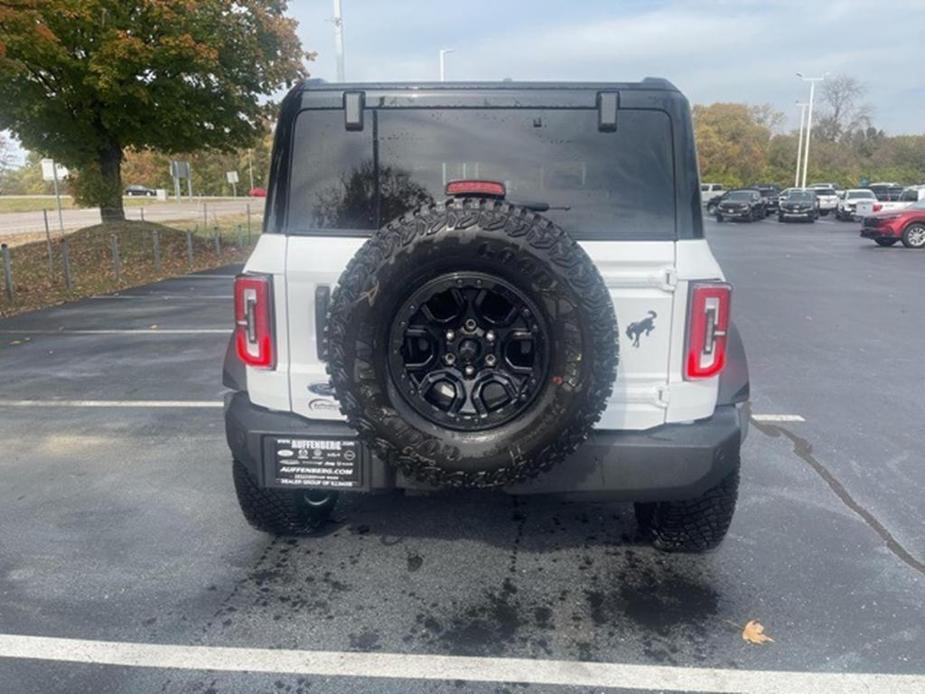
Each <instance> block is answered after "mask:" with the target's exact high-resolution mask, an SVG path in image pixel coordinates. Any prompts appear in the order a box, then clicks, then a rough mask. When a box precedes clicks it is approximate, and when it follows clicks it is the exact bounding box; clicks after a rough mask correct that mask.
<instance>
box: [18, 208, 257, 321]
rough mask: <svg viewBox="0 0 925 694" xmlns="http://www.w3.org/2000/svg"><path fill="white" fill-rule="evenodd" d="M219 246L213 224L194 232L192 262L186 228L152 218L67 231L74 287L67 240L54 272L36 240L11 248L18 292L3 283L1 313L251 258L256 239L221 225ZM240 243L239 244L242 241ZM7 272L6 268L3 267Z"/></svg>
mask: <svg viewBox="0 0 925 694" xmlns="http://www.w3.org/2000/svg"><path fill="white" fill-rule="evenodd" d="M155 231H156V232H157V234H158V239H159V241H160V255H161V267H160V270H158V269H157V268H156V267H155V261H154V232H155ZM218 232H219V244H218V248H216V244H215V241H214V234H215V230H214V229H209V230H197V233H194V234H193V237H192V241H193V265H192V267H190V265H189V261H188V257H187V240H186V232H185V231H181V230H180V229H175V228H173V227H169V226H164V225H162V224H154V223H152V222H131V221H129V222H118V223H111V224H97V225H95V226H91V227H86V228H84V229H80V230H79V231H75V232H74V233H73V234H69V235H68V236H67V242H68V257H69V258H70V267H71V276H72V278H73V286H72V287H71V288H70V289H68V288H67V287H65V283H64V273H63V242H62V240H61V239H60V238H58V239H53V240H52V272H51V273H49V270H48V245H47V243H46V242H45V241H35V242H33V243H28V244H24V245H21V246H16V247H15V248H11V249H10V251H11V259H12V265H13V281H14V285H15V289H16V295H15V298H14V300H13V301H12V302H11V301H10V300H9V299H8V298H7V296H6V293H5V292H4V291H3V287H2V286H0V317H5V316H12V315H16V314H17V313H23V312H25V311H31V310H33V309H37V308H43V307H45V306H53V305H55V304H61V303H65V302H67V301H74V300H76V299H81V298H84V297H87V296H94V295H97V294H108V293H111V292H115V291H118V290H120V289H125V288H128V287H134V286H138V285H141V284H147V283H148V282H154V281H156V280H159V279H165V278H168V277H176V276H178V275H183V274H186V273H187V272H190V271H191V270H193V271H195V270H206V269H209V268H213V267H219V266H221V265H226V264H228V263H233V262H240V261H242V260H244V259H246V258H247V256H248V254H249V253H250V250H251V248H252V247H253V243H256V240H257V236H256V234H255V235H253V236H252V242H251V243H248V241H247V238H246V233H240V234H239V233H238V230H237V228H236V227H234V226H223V227H219V229H218ZM113 236H115V238H116V241H117V244H118V247H119V256H120V258H121V271H120V276H119V279H116V276H115V271H114V267H113V256H112V239H113ZM239 242H240V243H239ZM0 275H2V270H0Z"/></svg>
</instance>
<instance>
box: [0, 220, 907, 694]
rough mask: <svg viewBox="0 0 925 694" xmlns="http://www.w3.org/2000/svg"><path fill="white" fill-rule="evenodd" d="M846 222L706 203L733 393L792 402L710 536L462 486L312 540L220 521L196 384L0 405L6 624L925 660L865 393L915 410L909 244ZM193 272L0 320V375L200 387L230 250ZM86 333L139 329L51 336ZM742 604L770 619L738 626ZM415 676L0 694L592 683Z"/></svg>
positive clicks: (615, 512) (898, 433) (595, 505)
mask: <svg viewBox="0 0 925 694" xmlns="http://www.w3.org/2000/svg"><path fill="white" fill-rule="evenodd" d="M854 227H855V225H850V224H845V225H840V224H836V223H820V224H817V225H812V226H810V225H785V226H781V225H778V224H777V223H776V222H771V221H768V222H761V223H757V224H754V225H747V224H735V225H733V224H726V225H722V226H716V225H712V224H711V225H710V226H709V227H708V234H709V238H710V240H711V244H712V245H713V247H714V252H715V253H716V255H717V257H718V258H719V260H720V263H721V264H722V265H723V267H724V269H725V271H726V272H727V275H728V276H729V278H730V279H731V280H732V281H733V282H734V283H735V285H736V294H735V306H734V314H735V317H736V320H737V322H738V324H739V327H740V329H741V331H742V334H743V338H744V339H745V343H746V348H747V350H748V352H749V358H750V362H751V363H750V366H751V372H752V387H753V410H754V412H756V413H791V414H798V415H801V416H802V417H804V418H805V419H806V422H805V423H786V424H781V425H773V424H768V423H761V424H756V425H753V427H752V428H751V432H750V436H749V440H748V441H747V442H746V445H745V448H744V451H743V461H744V463H743V465H744V467H743V476H742V489H741V497H740V502H739V507H738V511H737V514H736V517H735V519H734V521H733V525H732V528H731V531H730V534H729V536H728V538H727V540H726V541H725V542H724V544H723V545H722V546H721V547H720V549H719V550H717V551H716V552H713V553H710V554H707V555H702V556H677V555H665V554H661V553H658V552H656V551H655V550H653V549H651V548H650V547H648V546H647V545H646V544H645V542H644V541H643V540H642V539H641V538H640V537H639V536H638V529H637V527H636V523H635V521H634V519H633V514H632V508H631V506H629V505H625V504H614V503H607V502H579V501H569V500H565V499H561V498H555V497H535V498H513V497H507V496H504V495H501V494H495V493H484V492H467V493H463V494H459V493H455V494H450V493H438V494H433V495H402V494H399V493H390V494H382V495H375V496H358V497H351V498H346V499H345V500H343V501H342V503H341V504H340V505H339V506H338V508H337V510H336V511H335V514H334V517H333V518H332V519H331V521H330V522H328V523H326V524H324V525H323V526H321V527H319V528H317V530H316V531H315V533H314V535H313V536H311V537H305V538H299V539H272V538H269V537H267V536H264V535H261V534H259V533H257V532H255V531H253V530H251V529H250V528H249V527H248V526H247V525H246V523H245V522H244V520H243V519H242V518H241V516H240V512H239V510H238V508H237V503H236V501H235V497H234V491H233V487H232V483H231V475H230V464H229V457H228V452H227V448H226V446H225V443H224V432H223V424H222V418H221V410H220V409H219V408H215V407H198V408H184V407H175V408H170V407H164V408H157V409H153V408H98V407H76V406H75V407H55V408H44V407H34V406H31V407H22V406H16V407H9V406H2V405H0V440H2V441H3V446H4V452H3V455H2V465H3V484H2V485H0V527H3V529H4V532H3V540H2V544H0V632H2V633H3V634H25V635H35V636H51V637H67V638H78V639H91V640H104V641H120V642H137V643H154V644H180V645H187V646H238V647H245V648H273V649H297V650H306V651H343V652H354V653H372V654H421V655H459V656H474V657H479V658H492V659H497V658H531V659H538V660H542V661H547V660H551V661H570V662H575V661H588V662H599V663H622V664H637V665H655V666H681V667H686V668H693V667H696V668H711V669H716V670H722V671H727V670H749V671H765V670H771V671H783V670H787V671H801V672H810V673H816V672H835V673H871V672H873V673H898V674H922V673H925V658H923V656H922V639H923V635H925V634H923V631H925V629H923V627H922V624H923V618H925V599H923V598H925V570H923V567H922V565H921V562H922V561H923V560H925V538H923V534H922V531H921V528H922V517H921V510H920V509H921V504H920V503H919V502H918V499H920V497H921V490H922V488H923V482H925V470H923V468H922V466H921V452H920V451H921V446H920V445H918V442H920V441H921V439H922V435H923V434H925V431H923V429H925V424H923V420H922V418H921V417H917V418H915V417H909V418H907V419H897V418H894V417H887V416H877V417H873V418H872V417H871V416H870V412H871V410H876V411H878V412H885V411H889V412H902V411H904V410H907V411H916V410H919V411H920V409H921V392H920V390H921V388H920V384H921V383H922V382H925V373H923V370H925V367H922V366H921V361H920V360H913V359H911V358H910V359H908V360H906V359H903V357H902V355H901V353H900V351H897V350H895V347H896V345H897V343H902V344H904V345H906V346H907V347H908V351H907V352H905V353H907V354H912V353H913V352H914V351H918V352H920V351H921V349H920V348H921V347H922V346H923V345H922V343H923V340H925V325H923V324H922V321H916V320H914V319H913V317H914V316H915V315H916V314H920V313H921V310H920V309H921V294H920V292H919V294H918V295H916V293H915V292H916V291H917V290H916V287H918V286H919V284H918V283H919V281H920V280H919V278H920V277H921V270H922V267H923V266H922V263H925V254H923V253H919V252H914V251H902V250H900V249H879V248H878V249H873V248H869V247H868V242H865V241H862V240H860V239H858V238H857V236H856V233H855V228H854ZM871 246H872V244H871ZM215 274H216V276H215V277H214V278H213V279H201V278H195V279H194V278H188V279H180V280H171V281H168V282H165V283H161V284H159V285H152V286H150V287H146V288H141V289H137V290H130V291H128V292H125V293H124V295H126V296H130V297H134V298H126V299H100V300H87V301H83V302H79V303H76V304H71V305H68V306H63V307H58V308H55V309H50V310H48V311H44V312H38V313H34V314H30V315H27V316H22V317H19V318H14V319H9V320H5V321H0V345H2V347H0V384H2V385H0V399H2V400H4V401H8V400H14V399H15V400H29V401H34V400H47V399H50V398H63V399H84V400H154V401H168V400H171V401H172V400H177V401H199V402H203V403H207V402H210V401H215V402H217V401H218V400H220V398H221V394H222V386H221V383H220V373H219V372H220V365H221V358H222V355H223V353H224V349H225V343H226V340H227V333H224V332H221V331H223V330H225V329H226V328H227V326H228V323H229V316H230V311H231V298H230V295H231V292H230V285H231V280H230V279H229V277H228V275H230V274H233V270H229V269H225V270H223V271H218V272H217V273H215ZM207 297H208V298H207ZM913 311H914V312H915V313H913ZM807 316H809V317H810V318H807ZM151 326H157V327H156V328H152V327H151ZM59 329H62V330H63V332H61V333H59V334H45V333H42V332H41V331H45V330H55V331H56V330H59ZM81 329H91V330H126V329H147V330H149V331H150V332H147V333H144V334H138V333H82V334H75V333H71V332H67V331H68V330H81ZM163 330H174V331H186V332H173V333H162V334H161V333H158V331H163ZM37 331H38V332H37ZM196 331H204V332H196ZM211 331H214V332H211ZM14 343H15V344H14ZM915 345H918V346H919V348H918V349H916V348H915ZM886 354H896V355H898V359H886V358H883V355H886ZM878 355H879V356H880V357H881V358H880V359H877V358H876V357H877V356H878ZM916 384H919V385H916ZM885 408H888V410H887V409H885ZM750 619H758V620H759V621H760V622H762V623H763V624H764V625H765V626H766V628H767V632H768V633H769V634H770V635H771V636H772V637H773V638H774V639H775V640H774V642H773V643H771V644H768V645H766V646H761V647H758V646H751V645H749V644H747V643H745V642H744V641H743V640H742V638H741V636H740V632H741V627H742V625H743V624H744V623H745V622H746V621H748V620H750ZM399 675H401V673H399ZM413 675H414V673H413V672H409V673H408V677H406V678H402V677H401V676H396V677H395V678H392V679H371V678H368V677H350V676H343V677H329V676H317V675H305V674H254V673H249V674H247V673H239V672H228V671H222V672H205V671H201V670H177V669H170V668H165V667H156V666H152V667H122V666H116V665H88V664H76V663H63V662H49V661H29V660H25V659H16V660H13V659H6V660H3V659H0V682H2V683H3V686H2V689H5V690H9V691H21V692H28V691H42V692H72V691H95V692H125V691H133V692H146V691H156V692H187V691H194V692H196V691H198V692H225V691H239V692H252V691H261V692H262V691H266V692H279V691H282V692H344V691H351V692H352V691H377V692H378V691H394V692H436V691H440V692H443V691H467V692H468V691H472V692H504V691H510V692H520V691H533V692H560V691H562V692H566V691H600V690H601V687H597V688H588V687H581V688H578V687H557V686H549V685H538V684H523V683H521V684H517V683H512V682H505V681H497V682H487V683H477V682H461V681H454V680H452V679H449V680H447V681H439V680H438V681H427V680H423V679H420V678H416V677H414V676H413ZM758 676H760V675H758ZM756 681H757V680H756ZM923 681H925V680H923ZM607 684H609V685H612V686H613V687H619V685H620V682H619V681H613V682H608V683H607ZM695 688H697V687H694V686H693V685H692V686H691V689H695ZM670 689H671V691H683V690H684V688H683V687H677V686H674V687H671V688H670ZM875 690H876V689H874V690H872V691H875ZM624 691H630V690H624ZM883 691H887V690H885V689H884V690H883Z"/></svg>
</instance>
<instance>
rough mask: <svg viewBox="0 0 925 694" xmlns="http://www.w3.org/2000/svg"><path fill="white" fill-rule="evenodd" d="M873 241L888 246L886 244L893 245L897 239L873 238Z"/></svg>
mask: <svg viewBox="0 0 925 694" xmlns="http://www.w3.org/2000/svg"><path fill="white" fill-rule="evenodd" d="M874 241H876V242H877V245H878V246H884V247H888V246H895V245H896V242H897V241H899V239H874Z"/></svg>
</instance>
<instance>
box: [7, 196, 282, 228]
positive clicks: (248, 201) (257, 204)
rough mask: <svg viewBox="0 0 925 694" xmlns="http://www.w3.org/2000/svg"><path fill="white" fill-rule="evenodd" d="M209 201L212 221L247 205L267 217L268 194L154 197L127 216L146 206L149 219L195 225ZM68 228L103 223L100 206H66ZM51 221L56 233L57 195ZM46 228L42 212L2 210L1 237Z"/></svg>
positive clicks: (202, 219)
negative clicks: (244, 196)
mask: <svg viewBox="0 0 925 694" xmlns="http://www.w3.org/2000/svg"><path fill="white" fill-rule="evenodd" d="M203 205H205V208H206V212H207V217H208V220H209V223H210V224H211V223H212V221H213V219H214V218H215V217H223V216H228V215H234V214H245V213H246V211H247V206H248V205H249V206H250V209H251V213H252V214H254V215H255V217H257V218H262V217H263V206H264V198H195V199H194V200H192V201H187V200H182V201H181V202H174V201H170V200H168V201H166V202H158V201H156V200H153V199H152V200H151V201H150V204H145V205H144V206H143V207H135V206H131V207H128V206H127V207H126V208H125V217H126V219H136V220H137V219H141V215H142V210H144V218H145V221H148V222H161V223H166V222H185V223H187V225H189V226H191V225H193V224H199V225H200V226H202V225H203V224H204V223H205V219H206V217H205V216H204V214H203ZM61 214H62V217H63V219H64V229H65V231H74V230H75V229H81V228H83V227H87V226H91V225H93V224H99V223H100V211H99V208H86V209H65V210H62V213H61ZM48 221H49V225H50V227H51V231H52V233H56V232H58V230H59V227H58V212H57V209H56V208H55V200H54V197H51V198H50V199H49V201H48ZM44 231H45V222H44V219H43V217H42V212H41V211H37V212H4V213H0V237H11V236H16V235H19V234H34V233H36V232H44Z"/></svg>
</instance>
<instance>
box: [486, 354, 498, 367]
mask: <svg viewBox="0 0 925 694" xmlns="http://www.w3.org/2000/svg"><path fill="white" fill-rule="evenodd" d="M496 361H497V360H496V359H495V355H494V354H488V355H486V356H485V363H486V364H487V365H488V366H494V365H495V362H496Z"/></svg>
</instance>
